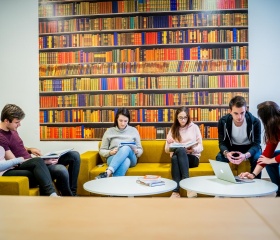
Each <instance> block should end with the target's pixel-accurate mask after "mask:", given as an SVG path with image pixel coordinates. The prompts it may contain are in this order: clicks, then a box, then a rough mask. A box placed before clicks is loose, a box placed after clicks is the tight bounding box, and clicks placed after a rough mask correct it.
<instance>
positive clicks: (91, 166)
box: [78, 140, 250, 196]
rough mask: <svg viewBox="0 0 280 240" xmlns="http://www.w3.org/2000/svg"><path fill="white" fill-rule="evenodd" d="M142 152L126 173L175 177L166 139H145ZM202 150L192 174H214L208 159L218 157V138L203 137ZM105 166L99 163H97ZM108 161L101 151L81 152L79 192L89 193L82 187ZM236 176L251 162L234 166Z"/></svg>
mask: <svg viewBox="0 0 280 240" xmlns="http://www.w3.org/2000/svg"><path fill="white" fill-rule="evenodd" d="M141 143H142V146H143V150H144V152H143V154H142V156H141V157H140V158H139V159H138V163H137V165H136V166H135V167H133V168H129V169H128V171H127V174H126V175H127V176H143V175H146V174H155V175H160V176H162V177H164V178H169V179H172V177H171V171H170V169H171V164H170V156H169V154H167V153H165V150H164V147H165V140H149V141H142V142H141ZM203 148H204V150H203V152H202V154H201V158H200V163H199V166H198V167H197V168H190V177H195V176H204V175H214V172H213V170H212V168H211V165H210V163H209V161H208V160H209V159H216V155H217V153H218V151H219V147H218V140H203ZM100 164H101V165H103V166H98V165H100ZM106 168H107V164H106V163H104V162H103V161H102V159H101V157H100V155H99V153H98V151H88V152H85V153H83V154H81V167H80V174H79V179H78V195H80V196H89V195H91V194H90V193H89V192H88V191H86V190H84V189H83V184H84V183H85V182H87V181H90V180H93V179H95V177H96V176H97V175H98V174H99V173H101V172H104V171H105V170H106ZM231 168H232V171H233V173H234V175H237V174H239V173H240V172H243V171H246V170H247V171H248V170H249V169H250V163H249V162H243V163H242V164H240V165H239V166H237V165H231Z"/></svg>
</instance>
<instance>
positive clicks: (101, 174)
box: [95, 172, 108, 179]
mask: <svg viewBox="0 0 280 240" xmlns="http://www.w3.org/2000/svg"><path fill="white" fill-rule="evenodd" d="M107 177H108V174H107V172H103V173H100V174H99V175H98V176H97V177H95V179H99V178H107Z"/></svg>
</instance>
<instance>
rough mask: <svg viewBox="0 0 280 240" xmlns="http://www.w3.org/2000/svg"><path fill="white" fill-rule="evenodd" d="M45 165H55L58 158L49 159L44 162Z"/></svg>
mask: <svg viewBox="0 0 280 240" xmlns="http://www.w3.org/2000/svg"><path fill="white" fill-rule="evenodd" d="M44 162H45V164H47V165H55V164H57V162H58V158H49V159H46V160H44Z"/></svg>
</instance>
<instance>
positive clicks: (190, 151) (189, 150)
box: [186, 147, 194, 154]
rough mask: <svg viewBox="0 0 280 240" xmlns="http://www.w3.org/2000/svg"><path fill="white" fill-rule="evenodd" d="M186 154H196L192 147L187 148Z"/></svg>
mask: <svg viewBox="0 0 280 240" xmlns="http://www.w3.org/2000/svg"><path fill="white" fill-rule="evenodd" d="M186 152H187V153H188V154H192V153H193V152H194V150H193V148H192V147H188V148H186Z"/></svg>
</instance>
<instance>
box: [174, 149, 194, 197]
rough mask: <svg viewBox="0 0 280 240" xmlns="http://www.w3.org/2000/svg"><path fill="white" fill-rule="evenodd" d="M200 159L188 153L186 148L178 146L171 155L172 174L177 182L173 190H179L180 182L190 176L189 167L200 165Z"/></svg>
mask: <svg viewBox="0 0 280 240" xmlns="http://www.w3.org/2000/svg"><path fill="white" fill-rule="evenodd" d="M198 165H199V159H198V158H197V157H196V156H194V155H191V154H187V152H186V149H185V148H177V149H176V150H175V152H174V153H173V155H172V157H171V175H172V179H173V180H174V181H175V182H176V183H177V187H176V188H175V189H174V190H173V192H179V189H180V186H179V182H180V181H181V180H182V179H185V178H188V177H189V168H194V167H198Z"/></svg>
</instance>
